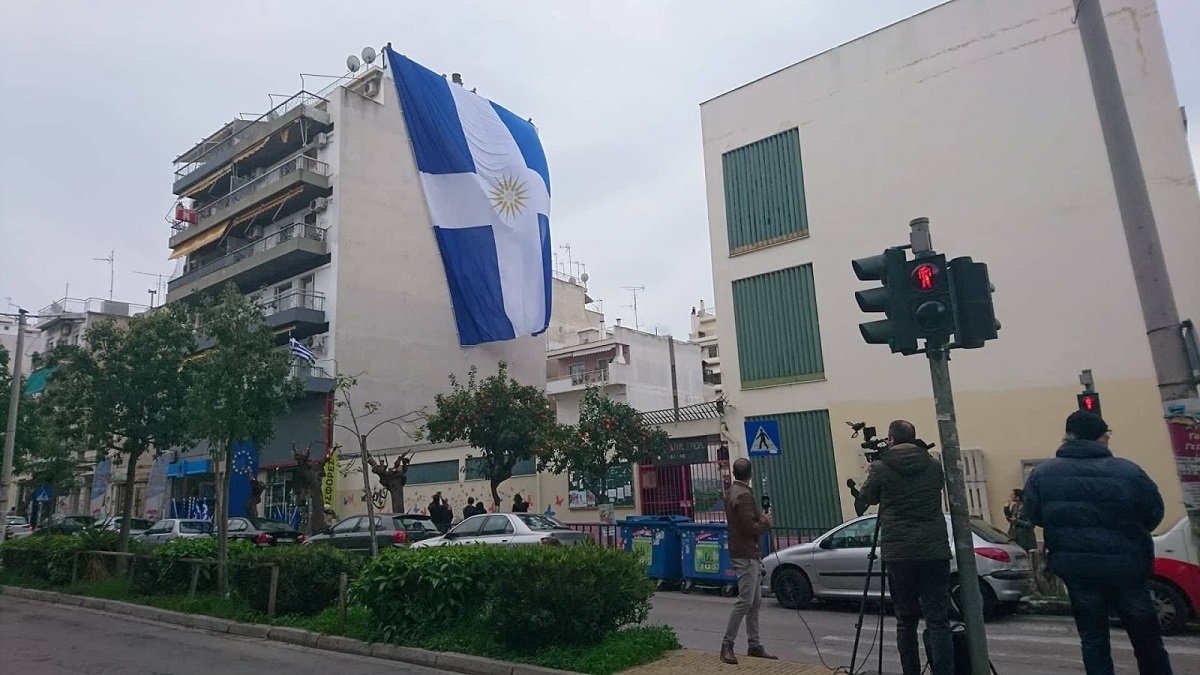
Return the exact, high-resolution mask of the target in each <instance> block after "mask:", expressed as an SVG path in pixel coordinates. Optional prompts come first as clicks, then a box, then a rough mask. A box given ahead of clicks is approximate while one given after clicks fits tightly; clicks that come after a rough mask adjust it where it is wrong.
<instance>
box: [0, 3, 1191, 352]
mask: <svg viewBox="0 0 1200 675" xmlns="http://www.w3.org/2000/svg"><path fill="white" fill-rule="evenodd" d="M1046 2H1061V3H1064V4H1066V3H1069V2H1070V0H1046ZM937 4H940V2H939V1H938V0H737V1H736V2H734V1H733V0H726V1H720V0H690V1H689V0H605V1H604V2H599V1H593V2H565V1H562V0H559V1H552V0H505V1H504V2H484V1H482V0H479V1H474V2H472V1H464V0H440V1H438V2H428V1H426V2H339V3H331V2H328V1H327V0H326V1H318V0H256V1H254V2H245V1H244V0H243V1H240V2H233V1H231V0H188V1H178V2H162V1H161V0H153V1H151V0H136V1H135V0H110V1H108V2H85V1H84V0H75V1H73V2H71V1H64V0H39V1H37V2H3V3H0V91H3V92H4V103H3V105H0V129H3V131H2V132H0V133H2V136H0V138H3V140H2V141H0V304H3V305H5V306H6V309H0V311H6V310H7V302H8V301H7V300H6V297H12V299H13V302H16V303H20V304H21V305H23V306H25V307H26V308H28V309H31V310H34V311H36V310H37V309H38V308H41V307H43V306H45V305H47V304H49V303H50V302H51V301H53V300H55V299H57V298H59V297H62V296H63V294H64V292H65V290H66V288H67V285H68V284H69V285H70V295H71V296H73V297H93V296H94V297H103V296H105V295H107V293H108V265H107V263H104V262H96V261H93V260H92V258H96V257H104V256H106V255H107V254H108V252H109V251H110V250H115V251H116V296H117V298H118V299H128V300H132V301H135V302H143V303H144V302H146V301H147V299H148V296H147V293H146V290H147V289H149V288H152V287H154V286H155V284H156V281H155V280H154V279H153V278H150V277H146V276H141V275H138V274H134V272H135V271H140V272H152V273H163V274H169V273H170V272H171V270H172V269H173V265H171V264H169V263H168V262H167V254H168V253H169V250H168V248H167V235H168V233H169V230H168V226H167V224H166V223H165V222H164V221H163V216H164V214H165V213H166V212H167V210H168V209H169V207H170V206H171V204H172V201H173V198H172V195H171V194H170V187H171V179H172V170H173V169H172V166H171V160H172V159H173V158H174V157H175V156H176V155H178V154H179V153H180V152H182V151H184V150H185V149H187V148H188V147H189V146H190V145H191V144H193V143H194V142H196V141H197V140H199V139H200V138H201V137H203V136H205V135H207V134H209V133H211V132H213V131H215V130H216V129H217V128H218V127H219V126H220V125H221V124H223V123H224V122H225V121H227V120H228V119H230V118H231V117H232V116H233V115H234V114H236V113H240V112H247V113H250V112H254V113H261V112H264V111H266V110H267V109H268V108H269V107H270V105H269V101H268V97H267V94H269V93H274V94H290V93H294V92H296V91H297V90H299V89H300V86H301V79H300V75H299V74H300V73H302V72H303V73H324V74H334V75H338V74H341V73H342V72H343V71H344V70H345V67H344V63H345V59H346V56H347V55H349V54H351V53H358V52H359V51H360V50H361V48H362V47H363V46H365V45H372V46H375V47H379V46H381V45H382V44H384V43H386V42H388V41H391V42H392V43H393V45H394V46H395V47H396V48H397V50H399V51H401V52H402V53H405V54H406V55H408V56H410V57H411V58H413V59H415V60H417V61H420V62H422V63H424V64H425V65H427V66H428V67H430V68H432V69H433V70H436V71H438V72H447V73H448V72H460V73H462V74H463V76H464V78H465V80H466V82H467V86H469V87H478V88H479V93H481V94H483V95H486V96H488V97H489V98H492V99H494V100H496V101H498V102H500V103H502V104H503V105H505V106H506V107H508V108H510V109H512V110H514V111H516V112H518V113H519V114H522V115H525V116H531V117H533V119H534V121H535V122H536V123H537V125H538V126H539V129H540V132H541V135H542V138H543V142H544V144H545V145H546V148H547V152H548V155H549V161H550V171H551V173H552V174H553V177H554V187H555V193H554V199H555V202H554V207H553V208H554V211H553V216H552V227H553V231H554V238H555V243H556V244H564V243H565V244H570V245H571V249H572V251H571V255H572V257H573V258H574V259H575V260H576V261H583V262H585V263H586V264H587V270H588V272H589V274H590V276H591V284H590V285H591V287H592V291H593V295H594V296H595V297H597V298H600V299H602V300H603V301H604V310H605V312H606V313H607V314H608V315H609V317H610V319H611V318H615V317H618V316H619V317H623V318H624V319H625V323H626V324H627V325H629V324H632V314H631V311H630V310H629V309H628V308H626V307H624V305H628V304H629V302H630V295H629V293H628V292H627V291H623V290H621V287H622V286H645V287H646V291H645V293H644V295H642V296H641V297H640V299H639V314H640V319H641V323H642V324H643V327H653V326H661V327H663V328H664V329H672V330H674V331H675V333H676V334H677V335H681V334H685V333H686V331H687V326H688V323H687V322H688V315H689V313H690V309H691V307H692V306H694V305H695V304H696V303H697V301H698V300H700V299H701V298H705V299H708V300H711V298H712V281H711V274H710V267H711V266H710V260H709V247H708V225H707V222H708V221H707V213H706V207H705V196H704V183H703V167H702V161H701V143H700V111H699V103H700V102H701V101H703V100H706V99H708V98H711V97H713V96H715V95H717V94H720V93H722V92H725V91H727V90H729V89H732V88H734V87H736V86H738V85H740V84H743V83H745V82H747V81H749V80H752V79H755V78H758V77H761V76H762V75H765V74H767V73H769V72H772V71H774V70H777V69H779V68H781V67H784V66H786V65H789V64H791V63H794V62H796V61H799V60H802V59H804V58H807V57H809V56H812V55H814V54H816V53H819V52H821V51H824V50H826V49H829V48H831V47H834V46H836V45H838V44H841V43H843V42H846V41H848V40H851V39H854V38H855V37H858V36H860V35H862V34H864V33H867V32H869V31H871V30H874V29H877V28H880V27H882V26H885V25H887V24H890V23H893V22H895V21H898V20H901V19H903V18H905V17H907V16H910V15H912V14H914V13H916V12H919V11H921V10H924V9H927V8H929V7H932V6H934V5H937ZM1159 5H1160V8H1161V14H1162V17H1163V23H1164V25H1165V28H1166V33H1167V41H1168V47H1169V49H1170V52H1171V58H1172V62H1173V68H1174V74H1175V80H1176V85H1177V88H1178V90H1179V93H1180V97H1181V99H1182V103H1183V104H1184V105H1186V106H1188V107H1189V108H1190V109H1192V110H1200V41H1198V40H1196V37H1197V36H1198V35H1200V2H1196V0H1159ZM317 82H322V83H323V82H324V81H318V80H312V79H310V80H309V81H308V83H309V87H308V88H310V89H316V88H319V87H320V86H321V84H315V83H317ZM1192 117H1193V118H1195V119H1200V113H1193V115H1192ZM1192 127H1193V131H1192V140H1191V142H1192V148H1193V156H1198V154H1200V153H1198V152H1197V150H1198V149H1200V124H1193V125H1192ZM565 255H566V253H565V251H564V252H560V257H562V258H563V259H565Z"/></svg>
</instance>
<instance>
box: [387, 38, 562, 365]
mask: <svg viewBox="0 0 1200 675" xmlns="http://www.w3.org/2000/svg"><path fill="white" fill-rule="evenodd" d="M387 58H388V63H389V65H390V68H391V70H392V77H393V78H394V79H395V81H396V91H397V93H398V95H399V98H400V107H401V110H402V111H403V113H404V123H405V125H406V126H407V127H408V135H409V138H411V139H412V146H413V155H414V156H415V157H416V161H417V170H418V171H419V172H420V176H421V185H422V187H423V188H424V191H425V201H426V203H427V204H428V205H429V213H430V215H431V216H432V219H433V229H434V233H435V235H436V236H437V241H438V247H439V249H440V250H441V254H442V263H443V265H444V266H445V268H446V282H447V284H448V285H449V287H450V299H451V302H453V304H454V320H455V323H457V325H458V341H459V344H461V345H464V346H466V345H477V344H482V343H485V342H498V341H501V340H512V339H515V338H517V337H520V336H524V335H539V334H541V333H543V332H544V331H545V330H546V327H547V326H548V325H549V324H550V293H551V286H552V283H551V265H550V252H551V249H550V172H549V170H548V168H547V166H546V153H545V152H544V151H543V150H542V143H541V141H540V140H538V135H537V130H536V129H535V128H534V126H533V124H532V123H531V122H528V121H526V120H524V119H522V118H520V117H518V116H516V115H514V114H513V113H511V112H509V111H508V110H506V109H504V108H502V107H501V106H499V105H496V104H495V103H492V102H491V101H489V100H487V99H486V98H484V97H482V96H479V95H477V94H473V93H471V92H470V91H468V90H466V89H464V88H463V87H462V86H461V85H457V84H453V83H451V82H449V81H447V80H446V78H444V77H442V76H441V75H438V74H437V73H435V72H433V71H432V70H429V69H428V68H425V67H424V66H422V65H420V64H418V63H416V62H414V61H412V60H410V59H408V58H406V57H404V56H401V55H400V54H397V53H396V52H395V51H393V50H392V49H390V48H389V49H387Z"/></svg>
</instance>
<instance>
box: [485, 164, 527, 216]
mask: <svg viewBox="0 0 1200 675" xmlns="http://www.w3.org/2000/svg"><path fill="white" fill-rule="evenodd" d="M490 196H491V199H492V208H494V209H496V212H497V213H499V214H500V215H501V216H502V217H503V218H504V219H505V220H511V219H512V218H513V217H514V216H518V215H520V214H521V211H523V210H525V201H526V200H527V199H528V197H529V189H528V188H526V187H525V182H524V181H522V180H521V179H520V178H517V177H516V176H513V175H511V174H507V175H505V176H504V177H502V178H500V179H499V180H497V181H496V182H494V183H492V189H491V194H490Z"/></svg>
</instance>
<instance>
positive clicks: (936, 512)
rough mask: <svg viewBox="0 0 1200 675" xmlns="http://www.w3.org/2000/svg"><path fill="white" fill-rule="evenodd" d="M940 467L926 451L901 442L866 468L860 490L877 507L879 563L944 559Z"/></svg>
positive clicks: (947, 553)
mask: <svg viewBox="0 0 1200 675" xmlns="http://www.w3.org/2000/svg"><path fill="white" fill-rule="evenodd" d="M944 484H945V480H944V477H943V475H942V465H941V464H939V463H938V461H937V460H936V459H934V458H933V457H932V456H931V455H930V454H929V451H928V450H926V449H925V448H922V447H919V446H916V445H912V444H909V443H901V444H899V445H894V446H892V447H891V448H889V449H888V450H886V451H885V452H884V453H883V454H882V455H881V456H880V457H879V459H878V460H876V461H875V462H874V463H872V464H871V474H870V475H869V476H867V482H866V483H865V484H863V487H862V498H863V499H864V500H866V502H867V503H868V504H879V546H880V548H881V549H883V559H884V560H949V559H950V536H949V534H948V532H947V530H946V516H944V515H943V514H942V487H943V485H944Z"/></svg>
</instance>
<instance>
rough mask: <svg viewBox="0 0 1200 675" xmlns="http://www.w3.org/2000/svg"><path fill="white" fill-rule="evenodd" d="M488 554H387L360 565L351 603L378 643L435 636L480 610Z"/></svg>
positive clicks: (450, 550) (457, 550)
mask: <svg viewBox="0 0 1200 675" xmlns="http://www.w3.org/2000/svg"><path fill="white" fill-rule="evenodd" d="M496 548H498V547H496ZM493 551H494V549H493V547H484V546H471V547H466V546H453V547H441V548H420V549H395V550H392V551H388V552H386V553H384V554H382V555H380V556H378V557H376V558H374V559H373V560H371V561H370V562H368V563H367V564H366V566H365V567H364V568H363V570H362V571H361V572H360V573H359V575H358V580H357V581H356V582H355V583H354V586H353V588H352V589H351V594H352V595H351V597H353V598H354V600H355V602H356V603H358V604H360V605H363V606H364V607H366V608H367V609H368V611H370V612H371V616H372V617H373V618H374V619H375V621H376V623H377V624H378V625H379V627H380V630H381V631H382V632H383V637H384V639H387V640H394V639H395V637H396V636H397V635H398V634H399V633H401V632H412V631H422V632H429V631H433V630H437V629H439V628H442V627H444V626H446V625H447V624H449V623H451V622H455V621H459V620H460V619H461V618H462V617H465V616H468V615H470V614H472V613H476V612H478V611H480V610H481V609H482V607H483V603H484V602H485V601H486V599H487V593H486V589H487V584H488V580H489V576H490V575H489V574H488V568H489V566H490V565H491V563H492V561H493V557H492V553H493Z"/></svg>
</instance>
